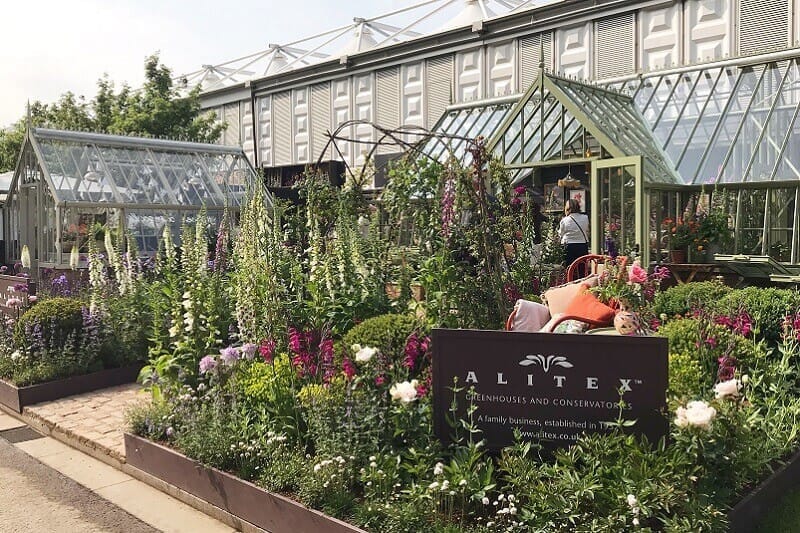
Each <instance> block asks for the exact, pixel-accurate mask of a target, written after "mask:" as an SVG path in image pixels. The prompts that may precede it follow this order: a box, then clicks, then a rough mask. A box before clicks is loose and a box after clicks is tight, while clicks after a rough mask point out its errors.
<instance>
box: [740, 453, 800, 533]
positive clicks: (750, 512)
mask: <svg viewBox="0 0 800 533" xmlns="http://www.w3.org/2000/svg"><path fill="white" fill-rule="evenodd" d="M798 486H800V451H798V452H796V453H795V454H794V455H792V457H791V458H790V459H789V460H788V461H787V462H786V464H784V465H783V466H781V467H780V468H778V469H777V470H776V471H775V472H773V473H772V475H771V476H769V477H768V478H767V479H765V480H764V481H763V482H762V483H761V484H760V485H759V486H758V487H756V489H755V490H754V491H752V492H751V493H749V494H748V495H747V496H745V497H744V498H742V500H741V501H740V502H739V503H737V504H736V505H735V506H734V507H733V509H731V510H730V512H729V513H728V521H729V522H730V527H729V531H730V533H750V532H751V531H756V530H757V529H758V526H759V525H760V524H761V522H763V520H764V519H765V518H766V517H767V515H768V514H769V513H771V512H772V509H773V508H774V507H775V505H777V504H778V503H779V502H780V501H781V500H782V499H783V497H784V496H786V495H788V494H789V493H790V492H791V491H793V490H796V489H797V488H798Z"/></svg>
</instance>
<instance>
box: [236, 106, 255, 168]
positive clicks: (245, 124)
mask: <svg viewBox="0 0 800 533" xmlns="http://www.w3.org/2000/svg"><path fill="white" fill-rule="evenodd" d="M239 114H240V116H241V117H242V132H241V135H240V138H241V140H242V149H243V150H244V153H245V155H246V156H247V158H248V159H249V160H250V162H251V163H253V162H254V161H255V131H254V125H253V113H252V112H251V107H250V102H249V101H246V102H239Z"/></svg>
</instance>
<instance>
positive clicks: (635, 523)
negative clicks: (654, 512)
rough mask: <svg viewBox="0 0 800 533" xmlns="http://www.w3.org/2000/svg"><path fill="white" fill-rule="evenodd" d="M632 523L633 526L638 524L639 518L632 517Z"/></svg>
mask: <svg viewBox="0 0 800 533" xmlns="http://www.w3.org/2000/svg"><path fill="white" fill-rule="evenodd" d="M633 525H634V526H638V525H639V519H638V518H634V519H633Z"/></svg>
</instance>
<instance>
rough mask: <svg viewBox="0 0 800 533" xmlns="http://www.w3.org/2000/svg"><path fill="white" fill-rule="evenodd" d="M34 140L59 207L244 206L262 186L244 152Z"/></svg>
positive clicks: (63, 138) (106, 138)
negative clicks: (248, 195)
mask: <svg viewBox="0 0 800 533" xmlns="http://www.w3.org/2000/svg"><path fill="white" fill-rule="evenodd" d="M30 138H31V143H32V144H33V148H34V150H35V152H36V154H37V158H38V159H39V162H40V165H41V167H42V171H43V174H44V176H45V179H46V181H47V182H48V185H49V187H50V189H51V190H52V194H53V197H54V199H55V201H56V203H57V204H59V205H62V204H70V205H72V204H75V205H77V204H101V205H108V206H121V207H124V206H133V207H137V208H193V207H195V208H198V209H199V208H200V207H201V206H206V207H207V208H223V207H226V206H231V207H238V206H239V205H240V204H241V203H242V202H243V201H244V196H245V193H246V191H247V190H248V188H249V187H251V186H253V184H254V183H257V180H258V178H257V175H256V173H255V171H254V170H253V167H252V166H251V165H250V163H249V162H248V161H247V159H246V157H245V155H244V153H243V152H242V150H240V149H237V148H228V147H223V146H216V145H210V144H199V143H188V142H175V141H166V140H160V139H144V138H133V137H122V136H116V135H100V134H93V133H83V132H72V131H59V130H48V129H41V128H32V129H31V135H30Z"/></svg>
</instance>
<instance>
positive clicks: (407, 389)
mask: <svg viewBox="0 0 800 533" xmlns="http://www.w3.org/2000/svg"><path fill="white" fill-rule="evenodd" d="M418 385H419V382H418V381H417V380H416V379H412V380H411V381H403V382H400V383H395V384H394V385H392V387H391V388H390V389H389V394H390V395H391V397H392V400H398V401H401V402H403V403H409V402H413V401H414V400H416V399H417V386H418Z"/></svg>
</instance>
